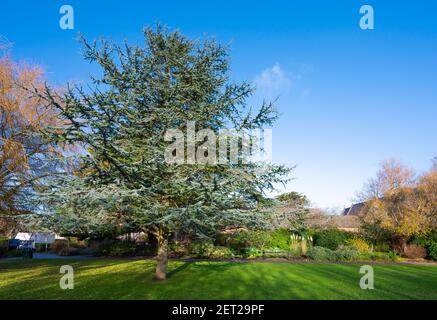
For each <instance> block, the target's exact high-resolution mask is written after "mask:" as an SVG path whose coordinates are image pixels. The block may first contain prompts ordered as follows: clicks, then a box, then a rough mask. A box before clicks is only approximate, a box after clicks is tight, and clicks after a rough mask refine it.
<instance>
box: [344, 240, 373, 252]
mask: <svg viewBox="0 0 437 320" xmlns="http://www.w3.org/2000/svg"><path fill="white" fill-rule="evenodd" d="M346 245H347V246H348V247H351V248H355V249H356V250H357V251H359V252H368V251H369V250H370V246H369V244H368V243H367V242H366V240H364V239H361V238H353V239H348V240H346Z"/></svg>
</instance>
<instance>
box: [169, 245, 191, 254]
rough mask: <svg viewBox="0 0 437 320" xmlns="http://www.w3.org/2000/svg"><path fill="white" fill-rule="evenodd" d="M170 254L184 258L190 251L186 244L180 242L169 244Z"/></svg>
mask: <svg viewBox="0 0 437 320" xmlns="http://www.w3.org/2000/svg"><path fill="white" fill-rule="evenodd" d="M169 252H170V253H172V254H173V255H176V256H178V257H182V256H185V255H186V254H187V253H188V249H187V246H186V245H185V244H184V243H182V242H180V241H173V242H170V244H169Z"/></svg>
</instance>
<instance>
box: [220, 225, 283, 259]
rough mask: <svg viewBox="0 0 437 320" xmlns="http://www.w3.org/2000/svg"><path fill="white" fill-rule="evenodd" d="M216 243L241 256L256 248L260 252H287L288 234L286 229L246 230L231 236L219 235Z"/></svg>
mask: <svg viewBox="0 0 437 320" xmlns="http://www.w3.org/2000/svg"><path fill="white" fill-rule="evenodd" d="M216 242H217V243H218V244H221V245H229V247H230V248H231V249H232V250H234V251H235V252H239V253H242V254H243V253H244V251H245V250H246V249H248V248H257V249H259V250H261V251H263V250H265V249H266V248H278V249H280V250H289V245H290V232H289V231H288V230H287V229H277V230H248V231H241V232H239V233H236V234H233V235H226V236H224V235H220V236H218V238H217V241H216Z"/></svg>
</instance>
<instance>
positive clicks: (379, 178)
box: [358, 159, 415, 201]
mask: <svg viewBox="0 0 437 320" xmlns="http://www.w3.org/2000/svg"><path fill="white" fill-rule="evenodd" d="M414 175H415V174H414V170H413V169H411V168H409V167H407V166H405V165H404V164H403V163H402V162H400V161H398V160H395V159H389V160H385V161H383V162H381V164H380V169H379V170H378V172H377V173H376V177H375V178H372V179H370V180H369V182H368V183H367V185H366V186H365V188H364V190H363V192H362V193H361V194H359V196H358V197H359V198H360V200H361V201H366V200H371V199H378V198H381V197H383V196H384V195H386V194H387V193H389V192H391V191H393V190H395V189H397V188H402V187H408V186H412V185H413V184H414Z"/></svg>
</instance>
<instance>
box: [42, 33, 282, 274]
mask: <svg viewBox="0 0 437 320" xmlns="http://www.w3.org/2000/svg"><path fill="white" fill-rule="evenodd" d="M144 40H145V46H144V47H140V46H137V45H131V44H128V43H125V44H124V45H117V44H115V43H111V42H108V41H105V40H103V41H102V42H99V43H97V42H93V43H89V42H87V41H86V40H84V39H83V44H84V57H85V59H87V60H89V61H90V62H93V63H97V64H98V65H99V66H100V68H101V71H102V76H101V77H99V78H93V79H92V85H89V86H87V87H85V88H84V87H82V86H78V85H76V86H70V87H69V88H68V90H66V92H65V93H64V94H62V95H58V94H57V93H56V92H54V91H52V90H51V89H49V88H46V90H45V92H44V93H43V94H41V93H40V97H42V98H43V99H45V101H48V102H50V103H51V105H52V106H53V107H54V108H56V109H57V111H58V113H59V117H60V119H61V122H62V125H61V126H53V127H52V128H51V130H47V131H46V133H47V136H48V137H50V141H52V142H53V143H66V144H72V145H76V146H81V147H82V150H81V151H80V152H78V153H77V154H76V157H75V158H74V159H73V161H74V162H75V163H76V164H77V165H78V167H77V170H76V172H75V174H74V175H66V176H63V177H62V178H59V179H56V180H53V184H52V187H51V188H49V189H48V191H47V192H46V193H45V196H44V200H45V202H44V203H45V205H47V207H48V208H52V209H53V215H52V216H51V219H52V220H51V221H52V222H58V225H62V224H64V223H66V222H67V223H70V225H76V226H83V228H84V232H88V231H92V230H95V231H98V229H99V227H101V226H104V225H106V226H108V225H109V226H113V227H122V228H125V229H130V230H147V231H149V232H153V233H154V234H155V235H156V237H157V239H158V242H159V257H160V261H159V263H158V268H157V274H156V276H157V278H159V279H163V278H165V272H166V254H167V253H166V246H167V236H168V235H169V234H170V233H172V232H174V231H178V232H184V233H188V234H192V235H195V236H198V237H208V236H210V235H212V234H213V233H215V232H216V231H217V230H218V229H220V228H226V227H240V226H259V227H262V226H263V224H265V223H266V221H267V219H264V218H263V217H262V215H264V214H265V212H262V211H260V210H257V204H258V202H259V201H260V199H263V198H264V196H265V193H266V192H267V191H269V190H272V189H273V187H274V184H275V183H281V182H282V183H283V182H285V181H286V179H287V175H288V173H289V171H290V169H288V168H286V167H284V166H281V165H272V164H271V163H268V162H253V161H241V160H244V159H245V158H247V157H248V156H249V154H247V153H245V152H244V151H241V152H239V154H238V159H239V161H238V162H237V163H235V162H233V161H224V162H223V161H221V162H220V163H218V162H216V163H199V162H196V163H187V162H184V163H181V164H175V163H169V162H168V161H166V159H165V153H166V151H167V150H168V147H169V144H170V143H169V141H166V139H164V137H165V135H166V132H167V130H168V129H179V130H181V132H187V129H188V128H187V127H188V126H189V125H190V124H194V127H195V130H196V132H198V131H200V130H202V129H210V130H213V132H215V133H217V134H218V133H219V131H220V130H221V129H226V128H229V127H231V128H233V130H235V132H237V133H244V134H245V135H246V136H248V137H252V136H253V134H252V133H251V132H252V131H253V130H254V129H261V128H264V127H265V126H270V125H272V124H273V122H274V121H275V119H276V118H277V113H276V111H275V109H274V105H273V104H272V103H268V102H264V103H263V104H262V105H261V106H259V107H258V108H248V107H247V98H248V97H249V96H250V95H251V94H252V93H253V90H254V89H253V88H252V86H251V85H250V84H249V83H242V84H236V83H233V82H231V81H230V79H229V75H228V71H229V57H228V49H227V48H226V47H222V46H220V45H219V44H217V43H216V42H214V41H212V40H208V39H207V40H205V41H192V40H189V39H187V38H186V37H184V36H183V35H182V34H181V33H179V32H169V31H167V30H166V29H165V28H162V27H161V26H159V25H158V26H157V27H156V28H146V29H144ZM185 138H186V139H187V144H188V143H189V142H188V141H189V139H190V137H185ZM205 142H208V143H210V145H211V143H212V144H214V145H215V144H216V142H217V140H216V138H214V137H212V138H211V137H207V138H205V137H203V138H201V139H195V142H194V148H195V154H196V157H197V156H199V154H200V155H202V152H203V153H204V152H205V150H204V146H205ZM243 144H244V142H242V141H239V142H238V145H239V146H240V147H242V146H243ZM184 149H185V150H186V152H189V150H188V146H187V145H185V147H184ZM214 151H215V149H208V150H207V151H206V152H214ZM199 152H201V153H199ZM229 158H230V155H229V154H228V153H227V156H226V159H225V160H230V159H229ZM75 222H76V223H75ZM55 224H56V223H55ZM85 229H87V230H85Z"/></svg>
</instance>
